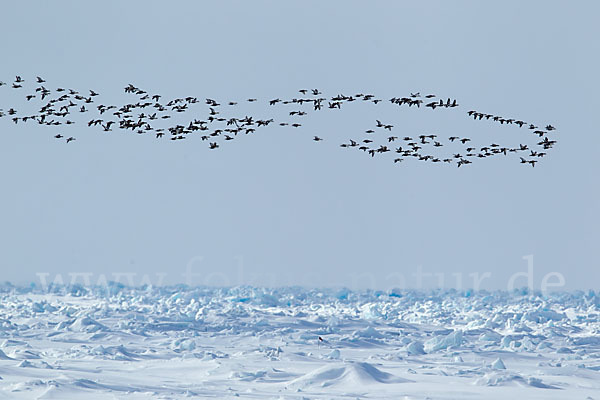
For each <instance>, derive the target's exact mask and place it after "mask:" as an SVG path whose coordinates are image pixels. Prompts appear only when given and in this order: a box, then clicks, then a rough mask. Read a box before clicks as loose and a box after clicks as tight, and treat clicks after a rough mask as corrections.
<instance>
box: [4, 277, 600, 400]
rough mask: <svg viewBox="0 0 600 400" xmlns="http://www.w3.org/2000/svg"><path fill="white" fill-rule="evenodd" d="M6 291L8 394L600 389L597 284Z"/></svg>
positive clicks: (597, 392) (559, 393)
mask: <svg viewBox="0 0 600 400" xmlns="http://www.w3.org/2000/svg"><path fill="white" fill-rule="evenodd" d="M0 298H1V301H0V399H66V400H68V399H82V398H85V399H147V398H156V399H188V398H207V397H214V398H249V399H256V398H282V399H332V398H334V399H336V398H339V399H347V398H373V399H381V398H390V399H398V398H402V399H457V398H460V399H481V398H486V399H506V398H527V399H582V400H583V399H600V310H599V305H600V296H599V295H597V294H596V293H595V292H593V291H589V292H574V293H557V294H550V295H542V294H541V293H528V292H527V291H525V292H524V291H517V292H514V293H507V292H468V293H462V292H459V291H455V290H448V291H432V292H418V291H399V290H394V291H390V292H382V291H364V292H354V291H350V290H347V289H343V290H340V289H336V290H317V289H302V288H283V289H263V288H254V287H235V288H227V289H215V288H188V287H185V286H178V287H157V288H152V287H145V288H127V287H123V286H122V285H111V286H105V287H96V288H89V289H86V288H83V287H81V286H77V287H70V286H55V287H53V288H51V289H50V290H41V289H38V288H35V287H28V288H17V287H13V286H11V285H4V286H2V287H0ZM319 337H320V338H321V339H322V340H319Z"/></svg>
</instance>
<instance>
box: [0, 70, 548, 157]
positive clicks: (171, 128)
mask: <svg viewBox="0 0 600 400" xmlns="http://www.w3.org/2000/svg"><path fill="white" fill-rule="evenodd" d="M25 84H26V81H25V80H24V79H22V78H21V77H20V76H17V77H16V78H15V80H14V81H13V82H12V84H7V83H5V82H1V81H0V98H1V94H2V92H1V90H2V89H3V87H5V89H9V90H10V89H12V90H15V91H21V90H25ZM45 84H46V81H45V80H44V79H43V78H41V77H39V76H38V77H37V78H36V79H35V81H34V86H36V87H35V90H34V91H33V92H30V93H25V96H24V98H25V100H26V101H27V102H28V103H29V102H36V101H37V102H39V103H41V105H40V107H39V108H38V109H37V110H36V112H34V113H29V114H23V113H19V112H18V111H17V110H16V109H15V108H12V107H11V108H9V109H8V110H6V111H5V110H3V109H1V108H0V118H2V117H8V118H10V119H11V120H12V122H13V123H14V124H22V123H30V122H33V123H37V124H39V125H45V126H50V127H54V128H55V129H60V128H57V127H59V126H63V125H72V124H76V123H77V124H80V125H81V124H82V123H81V122H78V121H74V120H77V119H78V118H77V117H76V115H81V116H88V115H92V114H95V115H93V116H91V117H87V118H85V119H86V120H87V121H84V122H83V123H84V124H86V125H87V126H88V127H96V128H101V129H102V130H103V131H105V132H110V131H112V130H113V127H114V128H118V129H121V130H124V131H131V132H134V133H137V134H140V135H141V134H152V135H154V136H155V137H156V138H157V139H160V138H163V137H168V138H169V139H171V140H173V141H177V140H184V139H186V138H187V137H188V136H189V135H192V134H198V135H199V136H200V138H201V140H202V141H206V142H207V143H208V147H209V149H213V150H214V149H218V148H219V147H220V146H221V145H222V144H223V142H224V141H225V142H226V141H231V140H234V139H235V138H236V137H237V136H238V135H242V134H243V135H249V134H255V133H256V132H257V130H259V129H261V128H263V127H267V126H269V125H271V124H273V125H279V126H280V127H281V129H284V127H291V128H300V127H301V126H302V124H301V123H300V122H301V121H302V119H301V117H304V116H306V115H307V114H308V113H309V112H317V111H320V110H323V109H332V110H335V109H341V108H342V106H344V105H347V104H350V103H353V102H368V103H372V104H378V103H380V102H382V101H383V100H382V99H379V98H376V97H375V96H374V95H373V94H364V93H358V94H355V95H351V96H346V95H343V94H338V95H336V96H333V97H330V98H327V97H323V96H322V93H321V91H319V90H317V89H312V90H308V89H302V90H299V91H298V93H299V94H300V95H299V96H298V97H295V98H291V99H279V98H276V99H271V100H269V101H268V104H269V106H278V105H288V106H291V107H294V110H292V111H289V112H287V116H288V118H289V119H290V120H291V122H286V121H282V122H275V120H274V119H273V118H270V119H255V118H254V117H251V116H244V117H239V116H238V117H225V116H224V114H225V113H226V112H227V111H229V110H232V111H235V106H236V105H238V103H237V102H235V101H229V102H224V103H223V104H221V103H219V102H218V101H216V100H214V99H210V98H207V99H205V100H204V101H199V100H198V98H196V97H183V98H175V99H171V100H168V101H163V100H162V96H161V95H159V94H150V93H148V92H146V91H145V90H142V89H140V88H137V87H135V86H134V85H132V84H129V85H128V86H126V87H125V92H126V93H128V94H131V95H133V96H135V101H131V102H129V103H127V104H124V105H122V106H116V105H105V104H99V102H98V100H97V96H99V94H98V93H97V92H95V91H94V90H88V91H86V92H83V93H80V92H79V91H76V90H74V89H66V88H56V89H54V90H50V89H47V88H46V86H45ZM246 101H247V102H249V103H254V102H257V101H258V100H257V99H256V98H249V99H247V100H246ZM389 102H390V103H392V104H394V105H397V106H399V107H409V108H410V107H414V108H421V106H423V108H430V109H431V110H435V109H436V108H456V107H459V104H458V102H457V100H456V99H451V98H448V99H446V100H444V99H440V98H437V96H436V95H433V94H427V95H424V96H421V94H420V93H418V92H417V93H410V95H408V96H405V97H393V98H391V99H390V100H389ZM196 104H200V105H202V104H204V105H205V107H206V108H207V115H206V116H205V117H204V118H201V119H198V118H194V119H193V120H191V121H189V122H186V123H184V124H180V123H169V122H170V121H168V120H169V119H171V118H172V117H175V115H182V114H184V113H186V112H190V110H191V109H192V107H193V106H194V105H196ZM466 114H467V115H468V116H469V117H472V118H473V119H474V120H476V121H483V120H485V121H492V122H495V123H498V124H500V125H505V126H514V127H518V128H525V129H526V131H528V132H530V133H531V134H533V135H536V136H537V138H536V140H535V143H536V144H535V145H531V148H530V145H528V144H522V143H519V144H518V145H516V146H503V145H500V144H497V143H490V144H488V145H484V146H480V147H476V146H474V145H470V143H469V142H471V139H470V138H468V137H460V136H449V137H448V138H447V140H448V142H450V143H455V144H460V147H459V150H458V151H456V148H455V151H452V152H450V154H447V155H446V156H439V155H436V153H435V152H432V149H434V148H435V149H439V148H442V147H445V146H446V147H449V146H450V144H449V143H448V142H446V140H444V139H442V138H441V137H440V136H439V135H436V134H420V135H410V136H403V137H398V136H394V135H393V129H394V126H393V125H392V124H389V123H385V122H382V121H380V120H375V123H374V124H373V126H372V128H370V129H367V130H366V131H365V132H364V133H365V134H367V136H366V137H364V138H362V139H349V142H347V143H342V144H341V145H340V147H342V148H348V149H350V148H354V149H357V150H360V151H363V152H364V153H365V154H367V155H369V156H370V157H375V156H379V155H382V154H385V153H388V152H390V153H393V154H394V157H393V161H394V163H400V162H402V161H404V160H406V159H417V160H420V161H427V162H432V163H448V164H455V165H457V166H458V167H460V166H462V165H467V164H471V163H472V162H473V161H474V160H475V159H483V158H486V157H491V156H496V155H503V156H506V155H507V154H509V153H517V154H518V155H519V158H520V160H521V163H522V164H526V165H531V166H532V167H534V166H535V164H536V163H537V162H538V161H539V160H540V159H541V158H542V157H544V156H545V155H546V154H547V150H549V149H551V148H552V147H553V146H554V144H555V143H556V140H551V139H550V138H549V137H548V135H549V134H550V133H551V132H552V133H554V132H553V131H555V130H556V128H555V127H554V126H552V125H550V124H547V125H545V126H544V125H542V126H541V127H538V126H537V125H535V124H533V123H530V122H526V121H524V120H520V119H516V118H508V117H502V116H499V115H494V114H488V113H484V112H480V111H475V110H470V111H468V112H467V113H466ZM90 118H91V119H90ZM378 131H381V132H383V135H384V136H383V142H384V143H383V144H375V143H374V142H375V138H378V137H379V136H381V135H375V133H377V132H378ZM67 136H68V135H67ZM54 138H56V139H57V140H61V139H64V140H65V141H66V143H70V142H73V141H75V140H76V137H74V136H68V137H65V136H63V135H62V134H61V133H57V132H55V134H54ZM312 140H314V141H315V142H321V141H323V140H324V139H323V138H321V137H319V136H313V138H312ZM533 146H536V147H533Z"/></svg>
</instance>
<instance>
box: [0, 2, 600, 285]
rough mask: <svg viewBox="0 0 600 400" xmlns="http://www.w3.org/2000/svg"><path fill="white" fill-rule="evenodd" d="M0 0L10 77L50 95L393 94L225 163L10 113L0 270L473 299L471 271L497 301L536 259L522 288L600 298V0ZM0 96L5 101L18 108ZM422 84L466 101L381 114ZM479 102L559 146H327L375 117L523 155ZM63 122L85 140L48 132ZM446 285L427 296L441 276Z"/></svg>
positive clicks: (188, 143)
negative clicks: (388, 149)
mask: <svg viewBox="0 0 600 400" xmlns="http://www.w3.org/2000/svg"><path fill="white" fill-rule="evenodd" d="M1 10H2V17H1V23H0V36H1V37H2V62H0V80H2V81H5V82H12V81H13V80H14V76H15V75H21V76H22V77H23V78H24V79H26V80H28V81H29V82H28V83H29V84H31V81H32V80H33V79H34V78H35V76H36V75H40V76H43V77H44V78H45V79H46V80H47V82H48V83H47V87H49V88H52V89H54V88H56V87H59V86H63V87H70V88H75V89H77V90H80V91H86V90H87V89H94V90H96V91H98V92H100V93H101V102H102V103H104V104H118V105H122V104H125V102H128V101H129V100H130V99H131V98H130V97H126V95H125V94H124V93H123V87H124V86H126V85H127V84H128V83H133V84H134V85H136V86H139V87H141V88H143V89H145V90H147V91H148V92H150V93H160V94H162V95H163V96H164V98H174V97H183V96H197V97H198V98H199V99H204V98H205V97H210V98H214V99H217V100H219V101H221V102H225V101H229V100H237V101H240V104H241V103H242V101H243V100H244V99H246V98H248V97H257V98H258V99H259V102H260V104H255V105H252V107H250V105H243V106H240V107H246V109H247V110H248V111H247V114H249V115H254V116H255V117H256V118H261V117H262V118H271V117H274V118H276V119H278V118H279V119H282V118H284V117H285V113H284V109H283V108H280V109H276V108H273V107H271V108H269V106H268V105H266V101H267V100H269V99H271V98H276V97H280V98H284V97H287V98H291V97H295V96H296V95H297V90H298V89H302V88H308V89H310V88H319V89H320V90H321V91H323V93H324V94H325V95H328V96H332V95H335V94H338V93H344V94H354V93H358V92H365V93H373V94H375V95H376V96H377V97H379V98H382V99H385V100H386V104H380V105H378V106H374V105H373V106H368V105H364V107H363V105H362V104H361V105H358V106H356V107H354V108H350V107H348V108H344V109H343V110H340V112H339V113H337V114H333V113H331V112H329V110H327V112H323V113H321V114H313V115H311V116H309V117H307V119H306V120H304V122H305V126H303V127H302V128H301V129H302V130H298V131H291V130H290V129H287V130H281V129H277V128H273V129H270V130H265V131H264V132H261V133H260V134H258V133H257V134H256V135H255V136H252V137H245V138H243V140H239V141H238V140H236V141H233V142H231V143H228V146H223V147H222V148H220V149H218V151H210V150H208V148H207V146H206V142H202V141H201V140H200V138H199V137H195V138H189V139H188V140H185V141H181V142H171V141H169V140H162V141H157V140H155V139H153V138H152V137H149V136H146V137H140V136H138V135H134V134H130V133H128V134H124V133H122V132H120V131H119V130H118V129H115V130H114V132H111V133H110V134H105V133H104V132H102V131H101V130H100V129H98V130H91V129H88V128H87V127H83V126H77V125H76V126H74V128H73V130H70V131H67V130H66V128H65V129H62V128H61V129H56V130H55V129H54V128H48V129H39V128H37V127H36V126H33V125H31V124H30V125H25V126H21V125H19V126H14V125H13V124H12V122H11V121H10V120H9V119H8V118H3V119H2V120H0V132H1V133H2V145H1V146H0V171H1V172H0V176H1V182H2V183H1V185H2V186H1V187H2V189H1V196H0V223H1V224H2V225H1V229H0V250H1V251H0V268H1V271H2V277H1V279H2V280H8V281H12V282H16V283H27V282H38V283H39V279H38V277H37V275H36V273H42V272H46V273H49V274H50V275H49V277H48V279H49V280H52V279H53V278H54V277H55V276H56V275H57V274H60V275H62V276H64V280H66V281H68V279H69V275H68V274H69V273H70V272H71V273H72V272H92V273H93V276H92V277H91V280H92V283H94V282H95V281H96V280H97V279H99V277H100V276H101V275H103V274H104V275H105V276H106V277H107V278H108V279H113V278H114V275H112V274H113V273H125V272H131V273H136V274H137V275H136V276H135V277H134V281H135V283H136V284H137V283H138V282H139V281H140V280H141V279H142V278H143V275H144V274H148V278H149V279H150V280H151V281H152V282H153V283H157V279H158V278H157V277H156V275H155V274H156V273H166V274H167V275H166V277H165V281H164V282H165V283H174V282H185V281H186V278H185V277H184V276H182V274H184V273H185V271H186V266H189V267H190V268H191V271H192V272H193V273H197V274H200V275H198V276H193V277H192V278H191V281H190V282H191V283H193V284H203V283H208V284H239V283H250V284H256V285H292V284H294V285H295V284H300V285H308V286H348V287H352V288H358V287H372V288H381V289H386V288H389V287H392V286H402V285H404V286H406V287H416V286H419V284H418V282H417V280H416V277H415V276H413V274H415V273H418V271H419V268H420V270H421V271H422V272H424V273H426V272H427V273H443V274H444V275H443V276H442V277H443V279H444V280H443V282H442V283H443V286H445V287H452V286H454V287H456V286H457V285H456V282H457V279H459V281H461V282H460V283H461V284H462V287H471V286H473V284H472V278H470V277H469V274H470V273H473V272H476V273H478V274H480V276H481V275H482V274H484V273H486V272H489V273H490V274H491V277H490V278H489V279H486V280H484V281H483V282H482V284H481V287H482V288H488V289H497V288H500V289H505V288H506V286H507V282H508V280H509V277H510V276H511V275H512V274H514V273H517V272H520V271H525V270H526V269H527V261H526V260H524V259H523V256H527V255H533V256H534V264H533V266H534V270H533V271H534V276H533V278H534V286H535V288H539V287H540V283H541V280H542V278H543V276H544V275H545V274H547V273H549V272H559V273H561V274H563V276H564V277H565V281H566V282H565V288H567V289H576V288H596V289H597V288H598V282H600V269H599V266H600V265H599V262H598V258H597V248H598V243H600V234H599V229H598V226H599V223H600V207H599V204H600V203H599V194H600V188H599V185H598V174H599V172H600V168H599V167H598V161H597V160H598V156H597V155H598V146H599V144H600V136H599V135H600V132H599V130H598V122H597V120H596V117H595V115H597V114H598V111H597V110H598V109H599V107H600V101H599V89H600V87H599V86H600V85H599V79H598V71H600V58H599V56H598V55H599V54H600V43H599V41H598V40H597V39H598V38H599V37H600V27H599V25H598V21H597V16H598V15H600V6H598V3H597V2H592V1H588V2H585V1H582V2H575V3H572V2H556V1H527V2H522V1H501V2H500V1H497V2H480V1H462V2H446V1H427V2H416V1H406V2H405V1H402V2H392V1H378V2H352V1H327V2H325V1H294V2H283V1H271V2H266V1H262V2H256V1H252V2H250V1H237V2H229V1H219V2H204V1H203V2H191V1H190V2H164V1H160V2H159V1H146V0H144V1H127V2H123V1H102V2H81V1H70V2H66V1H53V2H38V3H37V5H36V6H35V7H33V6H31V5H27V6H25V5H24V4H23V3H22V2H5V3H3V4H2V8H1ZM30 87H33V86H30ZM0 89H1V90H0V108H2V109H4V110H7V109H8V108H9V107H10V106H12V105H13V104H12V102H14V101H15V100H14V99H16V97H15V96H14V95H13V94H12V92H11V91H10V89H9V88H8V87H6V86H5V87H2V88H0ZM416 91H420V92H421V93H422V94H425V93H436V94H438V95H440V96H441V97H444V98H445V97H452V98H456V99H458V101H459V104H460V108H458V109H455V110H452V111H450V110H441V111H440V113H437V111H438V110H436V111H435V112H431V110H429V109H426V110H418V111H415V110H412V109H411V110H406V109H404V108H402V109H401V108H399V107H397V106H393V105H391V104H389V102H387V100H388V99H389V98H391V97H393V96H405V95H407V94H409V93H410V92H416ZM19 101H21V100H19ZM99 101H100V100H99ZM470 109H476V110H482V111H484V112H489V113H494V114H500V115H506V116H513V117H516V118H523V119H525V120H527V121H533V122H537V123H539V124H546V123H552V124H553V125H554V126H556V127H557V128H558V133H557V135H556V136H557V140H558V143H557V145H556V146H555V148H554V149H552V150H551V151H549V154H548V156H547V157H545V158H544V159H543V160H542V161H541V162H540V163H539V164H538V166H536V167H535V168H530V167H528V166H523V165H520V164H519V162H518V159H516V158H515V157H513V158H511V159H510V160H508V159H502V158H497V157H496V158H494V159H493V160H488V159H486V160H484V161H483V162H476V163H474V164H472V165H470V166H467V168H460V169H457V168H456V167H454V166H447V165H435V164H431V163H419V162H406V163H403V164H402V165H394V164H393V163H392V162H391V160H390V159H389V158H385V159H383V158H381V159H378V158H374V159H371V158H370V157H367V156H364V155H363V154H362V153H360V154H359V153H358V152H355V151H344V149H341V148H339V144H340V143H342V142H343V141H347V140H348V138H362V137H363V134H362V132H364V130H365V129H369V128H371V127H372V126H373V125H374V120H375V119H376V118H377V119H382V120H386V121H387V122H389V123H393V124H394V125H395V128H394V132H393V133H394V134H396V135H398V136H401V135H402V136H403V135H405V134H408V135H416V134H420V133H422V132H423V133H424V132H427V133H431V132H434V133H438V134H440V135H441V136H443V137H447V136H451V135H453V134H457V133H458V135H460V136H467V137H471V138H480V139H478V140H482V141H483V143H486V141H489V143H491V142H492V141H497V140H501V138H502V135H510V134H514V135H515V136H513V137H512V138H513V139H511V140H513V141H512V143H515V142H516V143H518V142H519V140H520V139H519V136H518V135H525V134H529V133H525V132H524V131H518V130H507V129H505V127H502V128H501V127H497V126H495V125H493V124H491V123H479V122H474V121H473V120H471V119H469V118H468V117H467V116H466V111H468V110H470ZM242 110H243V108H240V113H242V114H246V112H244V111H242ZM444 111H448V112H444ZM199 117H203V118H205V117H206V116H205V115H203V116H199ZM188 118H191V116H188ZM515 129H516V128H515ZM55 131H56V132H55ZM59 131H64V132H67V133H69V132H71V133H73V134H77V136H78V140H77V141H76V142H74V143H70V144H69V145H66V144H65V143H64V142H58V141H56V140H55V139H53V137H52V136H53V135H54V134H55V133H57V132H59ZM507 132H512V133H507ZM315 134H318V135H319V136H321V137H323V138H325V140H324V141H323V142H320V143H315V142H313V141H312V140H311V138H312V136H313V135H315ZM486 135H487V136H488V137H489V139H487V138H485V136H486ZM515 138H516V139H515ZM200 257H202V259H200ZM240 271H241V272H240ZM216 272H218V273H219V274H221V275H217V274H215V273H216ZM211 273H212V275H211ZM457 273H462V274H463V275H462V279H460V278H457V276H460V275H452V274H457ZM360 274H363V275H360ZM400 276H403V277H404V279H405V282H404V283H402V282H401V278H399V277H400ZM440 276H441V275H438V276H435V277H425V278H424V280H423V286H425V287H437V286H440V284H439V283H440V281H438V279H441V278H440ZM517 283H519V284H518V285H517V286H525V285H526V284H527V282H526V280H525V279H524V278H521V279H520V280H519V281H517Z"/></svg>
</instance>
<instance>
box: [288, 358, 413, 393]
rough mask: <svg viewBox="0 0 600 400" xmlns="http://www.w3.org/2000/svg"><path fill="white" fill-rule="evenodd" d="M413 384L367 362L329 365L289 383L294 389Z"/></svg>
mask: <svg viewBox="0 0 600 400" xmlns="http://www.w3.org/2000/svg"><path fill="white" fill-rule="evenodd" d="M404 382H412V381H411V380H409V379H404V378H400V377H397V376H394V375H392V374H390V373H387V372H384V371H381V370H379V369H378V368H377V367H374V366H373V365H371V364H369V363H365V362H345V363H342V364H337V363H336V364H328V365H325V366H323V367H321V368H318V369H316V370H314V371H312V372H309V373H308V374H305V375H302V376H301V377H299V378H296V379H294V380H292V381H290V382H289V386H292V387H311V386H312V387H315V386H316V387H329V386H347V385H352V384H357V383H360V384H361V385H370V384H380V383H404Z"/></svg>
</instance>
